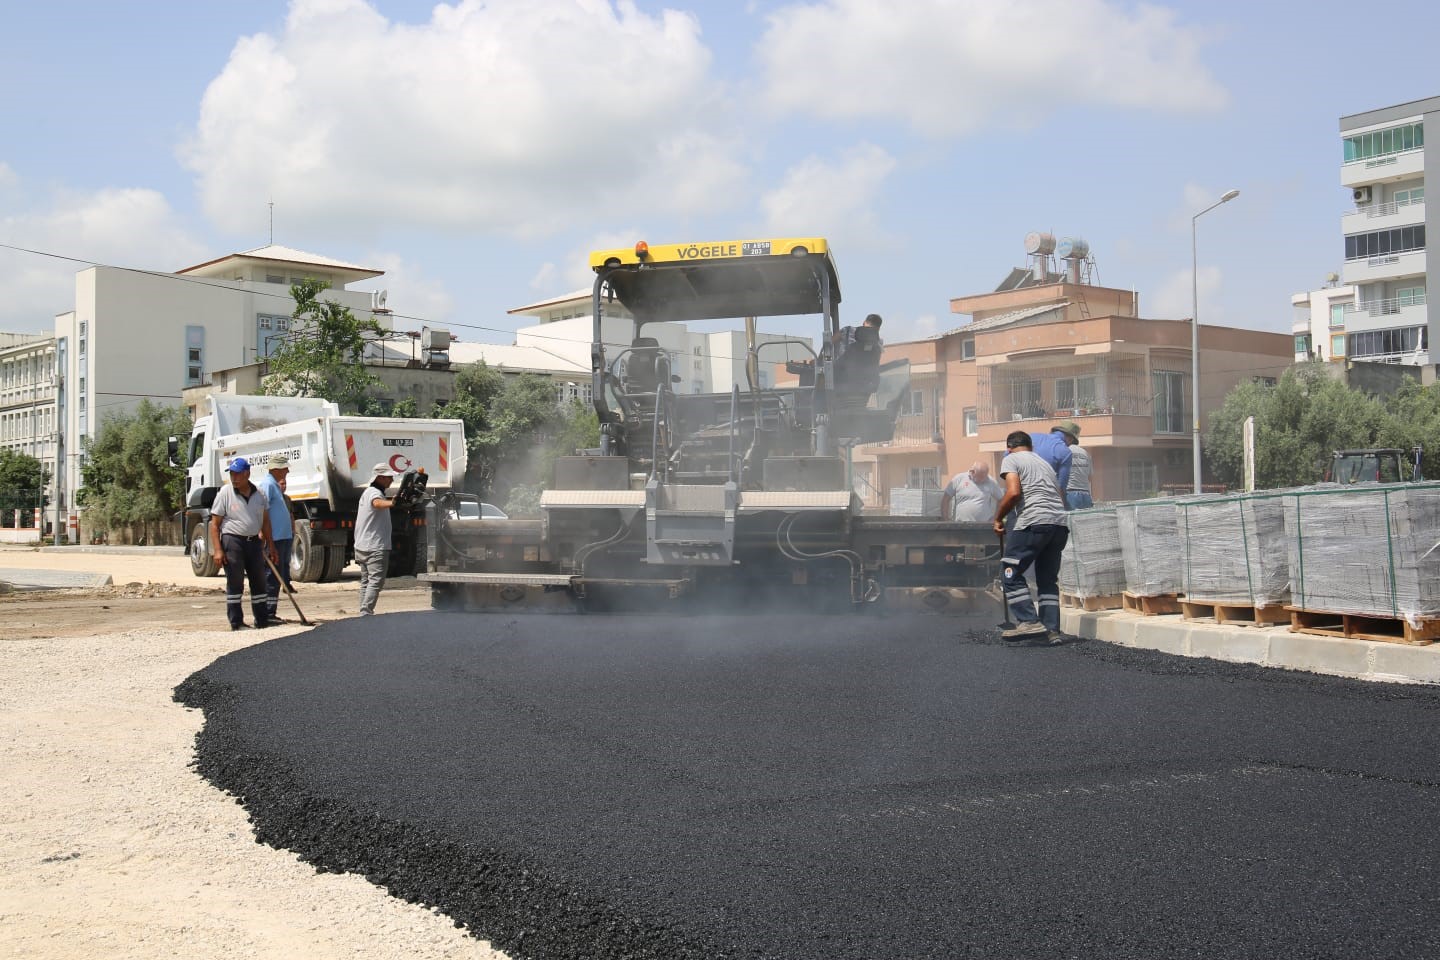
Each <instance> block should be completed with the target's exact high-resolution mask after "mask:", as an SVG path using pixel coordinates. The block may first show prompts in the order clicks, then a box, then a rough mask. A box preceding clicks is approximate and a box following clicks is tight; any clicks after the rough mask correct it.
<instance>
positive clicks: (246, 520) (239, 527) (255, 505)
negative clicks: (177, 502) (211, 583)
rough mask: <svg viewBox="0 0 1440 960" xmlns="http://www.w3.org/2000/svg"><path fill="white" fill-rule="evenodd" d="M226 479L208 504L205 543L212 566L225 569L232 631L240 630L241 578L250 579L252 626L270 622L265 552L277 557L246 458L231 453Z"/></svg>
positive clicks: (265, 508) (265, 507) (262, 500)
mask: <svg viewBox="0 0 1440 960" xmlns="http://www.w3.org/2000/svg"><path fill="white" fill-rule="evenodd" d="M227 471H228V472H229V474H230V482H229V483H227V484H225V485H224V486H222V487H221V488H220V492H219V493H217V494H215V502H214V503H213V504H212V505H211V506H210V533H211V537H210V542H211V544H212V545H213V546H212V547H211V549H212V550H213V551H214V557H215V564H216V566H219V567H223V568H224V569H225V616H226V617H227V618H229V620H230V629H231V630H244V629H245V628H246V627H247V626H248V624H247V623H246V622H245V615H244V613H245V608H244V605H243V601H244V599H245V581H246V580H249V581H250V610H251V613H252V614H253V615H254V620H255V626H257V627H268V626H270V616H269V612H268V607H267V604H266V599H265V554H266V553H269V554H270V559H271V560H272V561H273V560H275V559H276V554H275V544H274V542H273V541H272V540H271V538H270V513H269V509H268V504H267V502H266V500H265V494H263V493H261V492H260V491H259V490H258V489H256V487H255V484H253V483H251V482H250V463H249V461H248V460H246V459H245V458H244V457H236V458H235V459H233V460H231V461H230V466H229V467H228V468H227Z"/></svg>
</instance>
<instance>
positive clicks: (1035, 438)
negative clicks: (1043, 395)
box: [1030, 423, 1080, 504]
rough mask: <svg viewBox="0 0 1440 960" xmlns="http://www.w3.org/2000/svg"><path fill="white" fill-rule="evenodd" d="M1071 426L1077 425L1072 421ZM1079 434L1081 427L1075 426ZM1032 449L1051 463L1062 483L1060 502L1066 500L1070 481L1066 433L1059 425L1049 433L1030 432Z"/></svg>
mask: <svg viewBox="0 0 1440 960" xmlns="http://www.w3.org/2000/svg"><path fill="white" fill-rule="evenodd" d="M1070 426H1072V427H1075V425H1074V424H1073V423H1072V424H1070ZM1075 431H1076V433H1077V434H1078V433H1079V431H1080V428H1079V427H1075ZM1030 449H1031V451H1032V452H1033V453H1034V454H1035V455H1036V456H1037V457H1039V458H1040V459H1041V460H1044V461H1045V462H1046V463H1048V464H1050V469H1051V470H1054V471H1055V478H1056V479H1057V480H1058V481H1059V483H1060V502H1061V503H1062V504H1063V503H1064V502H1065V488H1066V486H1067V485H1068V484H1069V483H1070V465H1071V456H1070V444H1069V443H1067V442H1066V439H1065V434H1064V432H1063V431H1062V430H1061V429H1060V428H1059V427H1051V428H1050V432H1049V433H1032V434H1030Z"/></svg>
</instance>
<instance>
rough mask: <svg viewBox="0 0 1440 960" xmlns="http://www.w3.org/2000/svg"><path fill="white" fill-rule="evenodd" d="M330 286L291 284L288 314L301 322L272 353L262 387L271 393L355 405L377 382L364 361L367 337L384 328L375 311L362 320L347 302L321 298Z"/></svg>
mask: <svg viewBox="0 0 1440 960" xmlns="http://www.w3.org/2000/svg"><path fill="white" fill-rule="evenodd" d="M328 286H329V284H327V283H324V282H322V281H320V280H302V281H301V282H299V283H297V284H293V285H292V286H291V287H290V295H291V296H292V297H294V298H295V312H294V313H293V314H292V317H293V318H294V319H295V320H297V321H299V322H298V323H296V324H295V325H294V329H292V330H291V334H290V337H289V338H287V339H286V340H284V341H282V342H281V343H280V345H279V347H277V348H276V350H275V352H274V353H272V354H271V355H270V359H269V371H270V372H269V376H267V377H266V378H265V385H264V387H263V389H264V391H265V392H266V393H267V394H270V395H272V396H282V397H323V398H325V399H326V400H333V401H335V402H336V403H338V404H339V405H340V407H341V409H343V410H347V411H355V410H359V409H361V406H362V404H364V402H365V400H366V395H367V394H368V393H369V392H370V391H371V390H372V389H374V388H375V387H377V386H379V385H380V378H378V377H376V376H375V375H374V374H373V373H371V372H370V371H369V370H367V369H366V368H365V365H364V362H363V361H364V358H365V346H366V344H367V343H368V342H369V337H378V336H381V335H382V334H384V332H385V331H384V329H383V328H382V327H381V326H380V324H379V323H378V322H376V320H375V319H374V318H373V317H371V318H367V319H364V320H362V319H360V318H358V317H356V316H355V314H354V313H352V312H351V311H350V308H349V307H346V306H344V305H342V304H339V303H336V302H335V301H333V300H322V299H320V294H321V293H322V292H323V291H324V290H325V289H326V288H327V287H328ZM367 335H369V337H367Z"/></svg>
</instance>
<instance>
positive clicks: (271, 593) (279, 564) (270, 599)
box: [265, 539, 295, 620]
mask: <svg viewBox="0 0 1440 960" xmlns="http://www.w3.org/2000/svg"><path fill="white" fill-rule="evenodd" d="M293 546H295V541H294V540H290V539H285V540H276V541H275V552H276V553H277V554H278V555H279V557H280V559H279V560H277V561H276V562H275V569H277V570H279V571H280V576H281V577H283V578H284V580H285V586H286V587H287V588H288V587H289V586H290V548H291V547H293ZM265 607H266V609H267V610H268V611H269V615H270V618H271V619H272V620H273V619H274V618H275V613H276V611H277V610H278V609H279V607H280V581H279V580H276V579H275V574H273V573H271V572H270V568H269V566H266V568H265Z"/></svg>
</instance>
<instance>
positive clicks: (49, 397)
mask: <svg viewBox="0 0 1440 960" xmlns="http://www.w3.org/2000/svg"><path fill="white" fill-rule="evenodd" d="M56 393H57V391H56V389H55V338H54V337H49V336H46V335H44V334H39V333H0V449H7V450H14V451H15V452H16V453H23V454H26V455H27V456H31V457H34V458H35V459H36V460H39V461H40V463H41V465H42V466H44V468H45V471H46V474H47V476H51V477H53V476H54V475H55V440H56V437H55V427H56V424H57V423H58V422H59V420H58V418H57V417H56Z"/></svg>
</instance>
